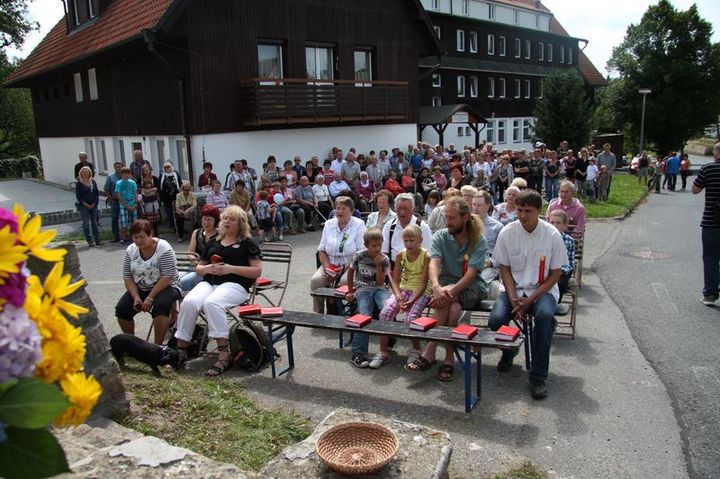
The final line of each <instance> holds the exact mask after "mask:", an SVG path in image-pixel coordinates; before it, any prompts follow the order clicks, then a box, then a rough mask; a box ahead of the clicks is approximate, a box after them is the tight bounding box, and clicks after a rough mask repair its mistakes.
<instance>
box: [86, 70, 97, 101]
mask: <svg viewBox="0 0 720 479" xmlns="http://www.w3.org/2000/svg"><path fill="white" fill-rule="evenodd" d="M87 74H88V88H89V89H90V100H97V99H98V86H97V73H96V72H95V68H90V69H89V70H88V71H87Z"/></svg>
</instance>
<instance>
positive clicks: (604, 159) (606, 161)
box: [597, 143, 617, 198]
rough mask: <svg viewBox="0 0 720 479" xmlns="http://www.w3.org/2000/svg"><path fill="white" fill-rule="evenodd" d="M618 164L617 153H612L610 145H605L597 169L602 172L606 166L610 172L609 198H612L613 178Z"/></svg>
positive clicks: (598, 158)
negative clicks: (611, 186)
mask: <svg viewBox="0 0 720 479" xmlns="http://www.w3.org/2000/svg"><path fill="white" fill-rule="evenodd" d="M616 164H617V159H616V158H615V153H613V152H612V151H610V143H605V144H604V145H603V151H602V152H601V153H600V154H599V155H598V156H597V167H598V170H601V169H602V167H603V166H604V167H605V169H606V170H607V172H608V175H609V176H608V187H607V197H608V198H610V185H612V177H613V175H614V174H615V165H616Z"/></svg>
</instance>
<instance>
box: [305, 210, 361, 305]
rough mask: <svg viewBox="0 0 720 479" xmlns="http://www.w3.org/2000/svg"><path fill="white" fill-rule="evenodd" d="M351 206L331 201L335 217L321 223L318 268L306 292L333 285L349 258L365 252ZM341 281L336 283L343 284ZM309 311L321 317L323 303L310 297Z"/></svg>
mask: <svg viewBox="0 0 720 479" xmlns="http://www.w3.org/2000/svg"><path fill="white" fill-rule="evenodd" d="M354 210H355V204H354V202H353V200H351V199H350V198H348V197H346V196H338V197H337V198H335V217H334V218H332V219H329V220H327V221H326V222H325V226H324V227H323V231H322V237H321V238H320V245H319V246H318V257H319V260H320V267H319V268H318V270H317V271H316V272H315V274H314V275H313V277H312V279H311V280H310V291H314V290H316V289H318V288H322V287H327V286H330V285H332V284H337V280H338V278H339V277H340V278H342V276H343V274H344V273H345V270H346V269H347V266H348V265H349V264H350V263H351V262H352V259H353V255H355V253H357V252H358V251H360V250H362V249H364V248H365V245H364V242H363V234H364V233H365V223H363V221H362V220H361V219H359V218H356V217H354V216H353V211H354ZM345 282H346V279H345V278H342V279H341V280H340V281H339V284H344V283H345ZM313 311H315V312H316V313H320V314H324V313H325V300H324V298H320V297H313Z"/></svg>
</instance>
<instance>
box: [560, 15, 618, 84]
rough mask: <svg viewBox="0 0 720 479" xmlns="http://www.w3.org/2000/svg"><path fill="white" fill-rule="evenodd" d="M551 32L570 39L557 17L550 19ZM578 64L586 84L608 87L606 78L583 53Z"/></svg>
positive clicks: (579, 56)
mask: <svg viewBox="0 0 720 479" xmlns="http://www.w3.org/2000/svg"><path fill="white" fill-rule="evenodd" d="M550 31H551V32H552V33H555V34H558V35H564V36H567V37H569V36H570V34H569V33H568V32H567V30H565V28H564V27H563V26H562V25H560V22H558V21H557V19H556V18H555V17H552V18H551V19H550ZM577 64H578V71H579V72H580V75H582V77H583V78H584V79H585V82H586V83H587V84H588V85H590V86H605V85H607V80H606V79H605V77H603V76H602V74H601V73H600V72H599V71H598V69H597V68H595V65H593V63H592V62H591V61H590V59H589V58H588V57H587V55H585V53H583V52H582V51H579V52H578V58H577Z"/></svg>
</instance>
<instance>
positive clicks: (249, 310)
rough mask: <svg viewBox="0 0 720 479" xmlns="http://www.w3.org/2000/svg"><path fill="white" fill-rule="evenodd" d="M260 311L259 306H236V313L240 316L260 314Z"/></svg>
mask: <svg viewBox="0 0 720 479" xmlns="http://www.w3.org/2000/svg"><path fill="white" fill-rule="evenodd" d="M261 309H262V308H261V307H260V305H259V304H246V305H244V306H238V309H237V312H238V315H240V316H248V315H251V314H260V310H261Z"/></svg>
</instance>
